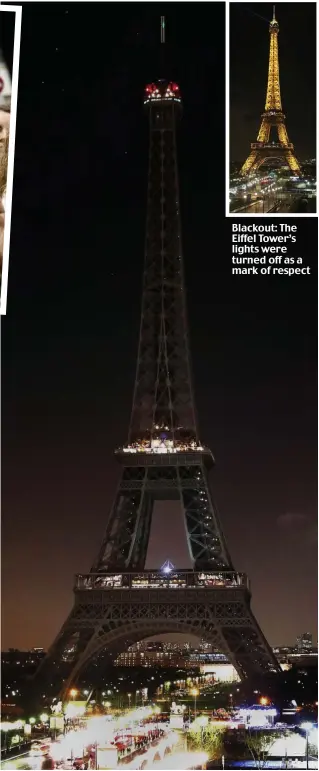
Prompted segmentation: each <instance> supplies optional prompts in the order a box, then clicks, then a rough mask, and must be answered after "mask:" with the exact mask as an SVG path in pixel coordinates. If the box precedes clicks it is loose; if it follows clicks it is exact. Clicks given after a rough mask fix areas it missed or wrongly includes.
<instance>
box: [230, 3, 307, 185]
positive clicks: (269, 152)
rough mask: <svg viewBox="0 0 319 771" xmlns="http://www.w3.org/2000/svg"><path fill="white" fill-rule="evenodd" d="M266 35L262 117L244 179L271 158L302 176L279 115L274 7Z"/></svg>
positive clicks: (243, 173) (242, 171) (246, 163)
mask: <svg viewBox="0 0 319 771" xmlns="http://www.w3.org/2000/svg"><path fill="white" fill-rule="evenodd" d="M269 32H270V48H269V67H268V83H267V92H266V103H265V112H264V113H263V114H262V116H261V125H260V129H259V133H258V136H257V142H252V143H251V152H250V154H249V156H248V158H247V160H246V161H245V163H244V165H243V166H242V169H241V172H240V173H241V174H242V175H243V176H246V175H248V174H252V173H253V172H255V171H257V169H259V167H260V166H261V164H262V163H264V161H267V160H269V159H270V158H276V159H278V160H282V161H283V162H284V163H287V164H288V166H289V168H290V170H291V171H292V172H293V173H294V174H297V175H299V174H300V173H301V170H300V166H299V163H298V161H297V158H296V156H295V154H294V146H293V144H292V143H291V142H289V139H288V134H287V129H286V124H285V119H286V116H285V115H284V114H283V111H282V104H281V94H280V80H279V58H278V34H279V24H278V22H277V21H276V18H275V6H274V7H273V18H272V21H271V22H270V25H269ZM272 127H275V128H276V130H277V134H278V142H270V131H271V128H272Z"/></svg>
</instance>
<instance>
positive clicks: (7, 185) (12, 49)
mask: <svg viewBox="0 0 319 771" xmlns="http://www.w3.org/2000/svg"><path fill="white" fill-rule="evenodd" d="M20 32H21V6H3V5H1V6H0V280H1V300H0V313H1V315H4V314H5V313H6V308H7V285H8V271H9V250H10V223H11V204H12V185H13V164H14V145H15V128H16V109H17V95H18V74H19V72H18V71H19V55H20Z"/></svg>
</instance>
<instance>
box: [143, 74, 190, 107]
mask: <svg viewBox="0 0 319 771" xmlns="http://www.w3.org/2000/svg"><path fill="white" fill-rule="evenodd" d="M171 102H176V103H177V104H181V102H182V98H181V94H180V90H179V86H178V85H177V83H174V82H173V81H169V80H157V81H156V82H154V83H149V84H148V85H147V86H145V90H144V104H145V105H148V104H150V105H153V104H167V103H171Z"/></svg>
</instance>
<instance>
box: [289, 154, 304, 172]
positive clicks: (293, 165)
mask: <svg viewBox="0 0 319 771" xmlns="http://www.w3.org/2000/svg"><path fill="white" fill-rule="evenodd" d="M286 161H287V163H288V166H289V168H290V171H293V173H294V174H297V175H299V174H301V168H300V166H299V163H298V161H297V158H296V156H295V155H294V154H293V153H291V152H289V151H288V152H287V153H286Z"/></svg>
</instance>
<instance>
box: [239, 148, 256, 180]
mask: <svg viewBox="0 0 319 771" xmlns="http://www.w3.org/2000/svg"><path fill="white" fill-rule="evenodd" d="M257 158H258V153H257V152H256V151H255V150H253V151H252V152H251V153H250V154H249V156H248V158H247V160H246V161H245V163H244V165H243V166H242V168H241V170H240V173H241V175H242V176H243V177H245V176H246V175H247V174H251V172H252V171H254V170H255V167H256V161H257Z"/></svg>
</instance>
